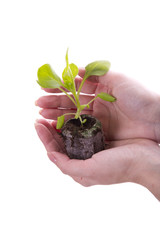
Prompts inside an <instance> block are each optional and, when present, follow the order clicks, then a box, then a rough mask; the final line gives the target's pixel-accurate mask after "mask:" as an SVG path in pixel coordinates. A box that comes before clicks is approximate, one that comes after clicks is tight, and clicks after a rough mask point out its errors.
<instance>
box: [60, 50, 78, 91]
mask: <svg viewBox="0 0 160 240" xmlns="http://www.w3.org/2000/svg"><path fill="white" fill-rule="evenodd" d="M77 74H78V67H77V66H76V65H75V64H74V63H71V64H69V61H68V49H67V52H66V67H65V69H64V70H63V73H62V78H63V81H64V85H65V87H66V88H67V89H68V90H70V91H72V90H73V89H74V79H75V77H76V76H77Z"/></svg>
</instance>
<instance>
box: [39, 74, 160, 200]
mask: <svg viewBox="0 0 160 240" xmlns="http://www.w3.org/2000/svg"><path fill="white" fill-rule="evenodd" d="M79 75H80V76H83V75H84V70H80V72H79ZM80 82H81V78H77V79H76V86H77V88H78V86H79V84H80ZM82 90H83V92H84V93H87V94H94V93H95V94H97V93H99V92H102V91H103V92H108V93H109V94H111V95H113V96H115V97H116V98H117V101H116V102H114V103H112V104H111V103H108V102H104V101H103V100H101V99H97V100H96V101H95V102H94V104H93V105H92V106H91V109H89V111H88V110H85V111H87V112H86V113H89V114H92V115H94V116H95V117H97V118H98V119H99V120H100V121H101V122H102V124H103V128H104V131H105V136H106V139H107V140H109V143H110V149H108V150H105V151H102V152H100V153H97V154H95V155H93V157H92V158H91V159H88V160H86V161H78V160H74V159H71V160H70V159H68V157H67V156H66V155H65V154H64V149H63V143H62V140H61V139H60V138H59V136H58V134H57V132H56V130H55V129H54V128H53V126H55V124H56V122H52V124H50V123H49V122H47V121H45V120H39V121H38V123H36V130H37V133H38V135H39V137H40V139H41V140H42V142H43V143H44V145H45V147H46V149H47V152H48V156H49V158H50V159H51V160H52V161H53V162H55V164H56V165H57V166H58V167H59V168H60V169H61V170H62V172H63V173H65V174H68V175H70V176H71V177H72V178H73V179H74V180H75V181H77V182H79V183H80V184H82V185H84V186H90V185H95V184H113V183H120V182H126V181H129V182H137V183H139V184H142V185H144V186H146V187H147V188H148V189H149V190H150V191H151V192H152V193H153V194H154V195H155V196H156V197H157V198H158V199H160V190H159V189H160V185H159V183H160V179H159V176H160V169H159V167H157V166H159V164H160V162H159V159H160V150H159V146H158V144H157V142H158V140H157V139H158V138H157V136H158V135H156V133H155V123H156V122H158V116H159V112H158V110H157V109H158V107H157V106H158V98H159V96H157V95H155V94H152V93H150V92H148V91H147V90H145V89H144V88H143V87H141V86H140V85H139V84H138V83H135V82H133V81H132V80H129V79H127V78H126V77H124V76H122V75H119V74H114V73H110V72H109V73H108V74H107V75H105V76H103V77H99V78H97V77H94V78H92V79H89V80H88V81H86V84H85V85H84V87H83V89H82ZM46 91H49V92H57V90H46ZM91 98H92V97H91V96H89V95H86V96H81V102H82V104H85V103H87V102H89V101H90V100H91ZM36 104H37V105H38V106H39V107H41V108H42V111H41V114H42V116H44V117H45V118H50V119H53V120H55V119H56V118H57V116H59V115H62V114H63V113H66V112H71V111H74V109H73V105H72V103H71V101H70V100H69V99H67V97H65V96H56V95H52V96H44V97H41V98H39V99H38V101H37V102H36ZM60 108H63V110H62V109H60ZM68 109H69V110H68ZM158 126H159V125H158ZM142 138H144V139H142ZM149 139H152V140H154V141H151V140H149ZM156 141H157V142H156Z"/></svg>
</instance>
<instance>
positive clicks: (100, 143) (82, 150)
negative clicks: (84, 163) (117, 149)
mask: <svg viewBox="0 0 160 240" xmlns="http://www.w3.org/2000/svg"><path fill="white" fill-rule="evenodd" d="M81 117H82V119H86V120H87V121H86V122H85V123H84V124H83V125H81V122H80V120H79V119H70V120H68V121H67V122H66V123H65V125H64V126H63V128H62V131H61V134H62V137H63V140H64V143H65V148H66V152H67V154H68V156H69V157H70V158H71V159H73V158H74V159H83V160H84V159H87V158H90V157H92V155H93V154H95V153H97V152H99V151H102V150H104V149H105V144H104V136H103V132H102V127H101V123H100V121H99V120H97V119H96V118H94V117H92V116H89V115H81Z"/></svg>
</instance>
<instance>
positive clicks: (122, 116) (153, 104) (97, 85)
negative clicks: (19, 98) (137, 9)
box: [36, 69, 160, 141]
mask: <svg viewBox="0 0 160 240" xmlns="http://www.w3.org/2000/svg"><path fill="white" fill-rule="evenodd" d="M84 73H85V70H84V69H80V70H79V77H77V78H76V88H77V89H78V87H79V85H80V83H81V81H82V77H83V76H84ZM45 90H46V91H47V92H51V93H58V91H57V90H55V89H53V90H51V89H45ZM82 92H83V93H85V95H81V97H80V101H81V104H86V103H88V102H89V101H90V100H91V99H92V98H93V96H92V95H91V94H95V95H97V94H98V93H100V92H106V93H109V94H111V95H113V96H114V97H115V98H116V99H117V101H115V102H113V103H110V102H106V101H103V100H102V99H100V98H97V99H96V100H95V101H94V102H93V103H92V104H91V106H90V109H85V110H84V111H83V113H87V114H90V115H93V116H95V117H97V118H98V119H99V120H100V121H101V122H102V125H103V130H104V133H105V136H106V139H107V140H125V139H134V138H147V139H151V140H154V141H158V139H157V134H156V130H155V129H156V123H157V121H158V119H159V117H160V110H159V107H158V104H157V103H158V101H159V96H157V95H156V94H155V93H152V92H150V91H148V90H147V89H145V88H144V87H143V86H141V85H140V84H139V83H137V82H135V81H133V80H132V79H129V78H127V77H126V76H124V75H122V74H118V73H113V72H108V73H107V74H105V75H104V76H100V77H95V76H93V77H91V78H89V79H88V80H86V82H85V84H84V86H83V88H82ZM36 105H37V106H39V107H41V108H42V109H41V111H40V113H41V115H42V116H43V117H45V118H47V119H53V120H56V119H57V117H58V116H60V115H62V114H64V113H70V112H71V113H73V112H75V111H76V110H75V107H74V105H73V103H72V102H71V100H70V99H69V98H68V97H67V96H65V95H53V94H52V95H49V96H48V95H47V96H43V97H40V98H39V99H38V100H37V101H36Z"/></svg>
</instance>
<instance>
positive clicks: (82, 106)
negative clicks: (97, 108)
mask: <svg viewBox="0 0 160 240" xmlns="http://www.w3.org/2000/svg"><path fill="white" fill-rule="evenodd" d="M86 107H87V108H90V106H89V104H84V105H81V107H80V109H81V111H82V110H83V109H84V108H86Z"/></svg>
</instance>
